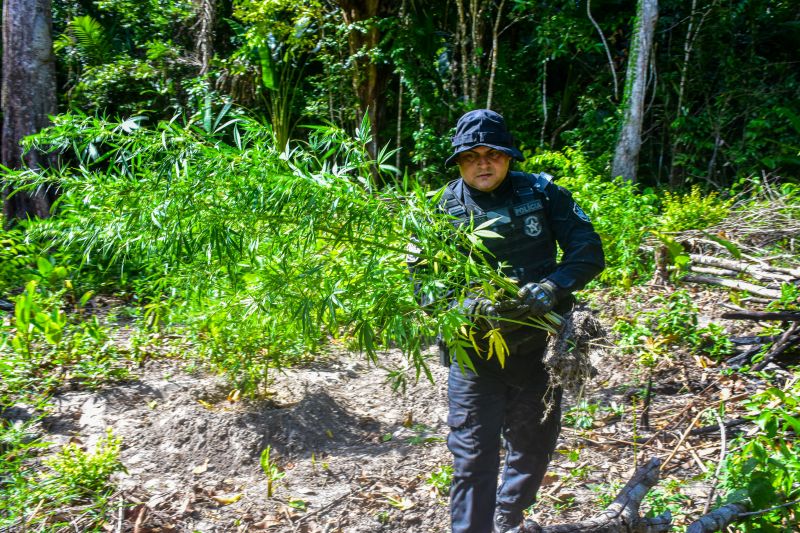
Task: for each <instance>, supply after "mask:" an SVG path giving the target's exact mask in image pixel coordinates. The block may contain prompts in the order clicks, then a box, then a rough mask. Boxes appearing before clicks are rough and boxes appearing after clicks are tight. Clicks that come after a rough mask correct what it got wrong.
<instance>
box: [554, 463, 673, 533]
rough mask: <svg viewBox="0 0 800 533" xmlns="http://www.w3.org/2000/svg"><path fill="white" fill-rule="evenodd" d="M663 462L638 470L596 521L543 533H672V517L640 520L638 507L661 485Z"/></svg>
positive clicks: (577, 523) (564, 526)
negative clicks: (666, 532) (655, 486)
mask: <svg viewBox="0 0 800 533" xmlns="http://www.w3.org/2000/svg"><path fill="white" fill-rule="evenodd" d="M660 466H661V460H660V459H658V458H653V459H650V461H649V462H648V463H647V464H646V465H644V466H642V467H641V468H639V469H638V470H637V471H636V472H635V473H634V474H633V477H631V479H630V481H628V483H627V484H626V485H625V486H624V487H623V488H622V490H621V491H620V492H619V494H618V495H617V497H616V498H614V501H613V502H612V503H611V505H609V506H608V507H606V509H605V510H604V511H603V512H602V513H600V514H599V515H597V516H596V517H594V518H590V519H589V520H584V521H582V522H575V523H572V524H558V525H554V526H546V527H543V528H542V533H656V532H660V531H669V530H670V529H671V527H672V516H671V514H670V513H669V511H667V512H666V513H664V514H662V515H660V516H657V517H655V518H642V517H641V516H639V506H640V505H641V504H642V500H643V499H644V497H645V495H646V494H647V493H648V491H649V490H650V489H651V488H653V486H654V485H655V484H656V483H658V476H659V470H660Z"/></svg>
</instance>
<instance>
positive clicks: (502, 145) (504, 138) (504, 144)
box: [444, 109, 525, 166]
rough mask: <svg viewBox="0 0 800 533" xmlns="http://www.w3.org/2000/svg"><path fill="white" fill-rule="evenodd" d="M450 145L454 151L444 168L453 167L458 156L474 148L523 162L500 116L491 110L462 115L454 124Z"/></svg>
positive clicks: (474, 111) (478, 110) (520, 153)
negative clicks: (492, 149) (481, 147)
mask: <svg viewBox="0 0 800 533" xmlns="http://www.w3.org/2000/svg"><path fill="white" fill-rule="evenodd" d="M452 145H453V148H454V151H453V154H452V155H451V156H450V157H448V158H447V160H446V161H445V162H444V164H445V166H450V165H455V164H456V158H457V157H458V154H460V153H461V152H466V151H467V150H472V149H473V148H475V147H476V146H488V147H489V148H494V149H495V150H500V151H501V152H503V153H506V154H508V155H509V156H511V157H513V158H514V159H516V160H517V161H524V160H525V157H524V156H523V155H522V152H520V151H519V150H518V149H517V148H516V147H515V146H514V137H512V136H511V134H510V133H509V132H508V130H507V129H506V122H505V120H503V117H502V115H500V113H496V112H495V111H492V110H491V109H475V110H473V111H469V112H467V113H465V114H464V115H462V117H461V118H460V119H458V122H457V123H456V134H455V136H454V137H453V140H452Z"/></svg>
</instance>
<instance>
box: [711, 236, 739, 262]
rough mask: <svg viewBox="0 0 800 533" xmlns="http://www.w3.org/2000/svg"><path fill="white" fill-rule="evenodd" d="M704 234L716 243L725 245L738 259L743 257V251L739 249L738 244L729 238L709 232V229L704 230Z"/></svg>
mask: <svg viewBox="0 0 800 533" xmlns="http://www.w3.org/2000/svg"><path fill="white" fill-rule="evenodd" d="M703 235H705V236H706V238H707V239H709V240H712V241H714V242H715V243H717V244H721V245H722V246H724V247H725V249H726V250H728V251H729V252H730V254H731V255H732V256H733V257H735V258H736V259H741V258H742V251H741V250H740V249H739V247H738V246H736V245H735V244H734V243H732V242H731V241H729V240H727V239H723V238H722V237H720V236H718V235H712V234H711V233H708V232H707V231H703Z"/></svg>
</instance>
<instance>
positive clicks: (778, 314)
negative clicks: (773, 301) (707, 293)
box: [722, 311, 800, 322]
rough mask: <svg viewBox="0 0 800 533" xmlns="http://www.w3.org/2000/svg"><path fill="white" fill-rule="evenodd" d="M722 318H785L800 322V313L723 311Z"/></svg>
mask: <svg viewBox="0 0 800 533" xmlns="http://www.w3.org/2000/svg"><path fill="white" fill-rule="evenodd" d="M722 318H729V319H732V320H785V321H787V322H800V313H798V312H796V311H778V312H772V313H770V312H767V311H735V312H731V313H723V314H722Z"/></svg>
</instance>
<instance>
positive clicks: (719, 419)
mask: <svg viewBox="0 0 800 533" xmlns="http://www.w3.org/2000/svg"><path fill="white" fill-rule="evenodd" d="M714 414H715V415H716V417H717V424H718V425H719V433H720V442H721V444H720V449H719V461H717V469H716V470H715V471H714V477H713V479H711V490H710V491H708V498H707V499H706V504H705V505H704V506H703V514H707V513H708V510H709V509H710V508H711V502H713V501H714V493H715V492H716V490H717V480H718V479H719V474H720V472H721V471H722V464H723V463H724V462H725V456H726V455H727V453H728V443H727V438H726V435H725V423H724V422H723V421H722V417H720V416H719V413H716V412H715V413H714Z"/></svg>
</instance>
